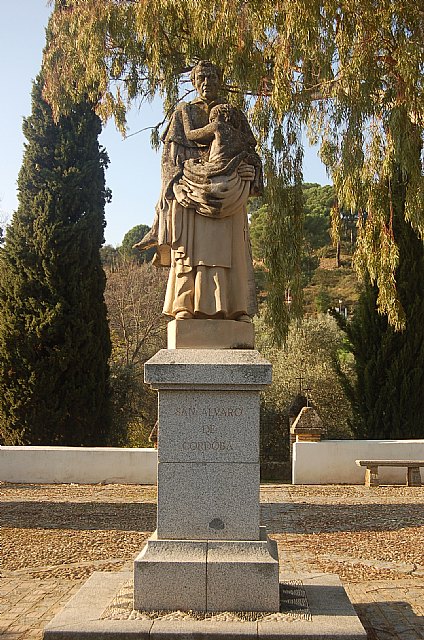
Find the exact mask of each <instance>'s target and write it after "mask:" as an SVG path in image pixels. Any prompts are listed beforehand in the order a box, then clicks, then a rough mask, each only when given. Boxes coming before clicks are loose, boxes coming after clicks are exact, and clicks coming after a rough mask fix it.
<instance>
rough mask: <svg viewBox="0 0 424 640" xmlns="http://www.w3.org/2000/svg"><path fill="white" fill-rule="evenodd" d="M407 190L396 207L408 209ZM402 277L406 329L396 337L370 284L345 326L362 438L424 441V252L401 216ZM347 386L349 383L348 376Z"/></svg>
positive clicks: (398, 231)
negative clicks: (378, 307) (379, 307)
mask: <svg viewBox="0 0 424 640" xmlns="http://www.w3.org/2000/svg"><path fill="white" fill-rule="evenodd" d="M402 190H403V189H402V187H399V183H398V185H397V189H395V190H394V192H395V194H396V195H397V198H395V199H394V206H395V207H397V206H402V203H403V200H404V198H403V194H402V193H399V191H400V192H402ZM393 231H394V237H395V240H396V243H397V245H398V247H399V266H398V268H397V271H396V278H397V283H398V291H399V298H400V301H401V304H402V307H403V309H404V310H405V315H406V320H407V323H406V329H405V330H404V331H402V332H396V331H394V330H393V327H391V326H390V325H389V324H388V321H387V318H386V317H384V316H382V315H381V314H379V313H378V310H377V297H378V291H377V289H376V287H375V286H372V285H371V284H370V283H369V282H368V283H367V285H366V287H364V290H363V292H362V294H361V297H360V300H359V303H358V306H357V309H356V312H355V315H354V318H353V321H352V322H351V323H349V324H347V325H346V326H345V330H346V332H347V335H348V337H349V340H350V343H351V349H352V352H353V354H354V356H355V368H356V374H357V377H356V383H355V384H353V385H352V384H346V385H345V386H346V388H347V390H348V393H349V396H350V399H351V403H352V407H353V411H354V420H353V423H352V426H353V429H354V433H355V435H356V436H357V437H359V438H370V439H376V438H377V439H378V438H423V437H424V424H423V419H422V417H423V415H424V395H423V388H424V332H423V326H424V249H423V244H422V242H421V241H420V240H419V239H418V238H417V237H416V235H415V234H414V232H413V230H412V228H411V225H410V224H409V222H406V221H404V220H403V219H402V217H401V216H396V218H395V219H394V225H393ZM342 380H344V381H345V383H346V380H345V379H344V377H343V376H342Z"/></svg>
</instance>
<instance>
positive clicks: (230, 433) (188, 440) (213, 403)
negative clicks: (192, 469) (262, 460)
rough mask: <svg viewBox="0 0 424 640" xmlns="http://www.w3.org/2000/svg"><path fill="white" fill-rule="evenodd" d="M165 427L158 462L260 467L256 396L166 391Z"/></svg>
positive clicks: (161, 403) (163, 402)
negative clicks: (239, 464)
mask: <svg viewBox="0 0 424 640" xmlns="http://www.w3.org/2000/svg"><path fill="white" fill-rule="evenodd" d="M240 394H241V395H242V398H240ZM161 423H163V424H166V425H167V426H166V439H164V440H163V441H160V428H159V461H160V462H258V461H259V397H258V393H257V392H251V391H245V392H240V391H238V392H234V391H228V392H227V391H208V390H205V391H197V390H192V391H186V390H184V391H179V390H162V391H161V396H160V399H159V425H160V424H161Z"/></svg>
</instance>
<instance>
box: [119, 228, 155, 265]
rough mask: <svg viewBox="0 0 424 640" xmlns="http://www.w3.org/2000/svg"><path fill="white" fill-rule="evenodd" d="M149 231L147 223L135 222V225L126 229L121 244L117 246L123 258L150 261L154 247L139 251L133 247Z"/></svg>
mask: <svg viewBox="0 0 424 640" xmlns="http://www.w3.org/2000/svg"><path fill="white" fill-rule="evenodd" d="M148 231H150V227H149V226H148V225H147V224H137V225H136V226H135V227H133V228H132V229H130V230H129V231H127V233H126V234H125V235H124V238H123V240H122V244H121V246H120V247H119V252H120V253H121V255H122V256H124V257H125V258H127V259H128V258H132V259H133V260H136V261H137V262H139V263H141V262H150V261H151V259H152V258H153V256H154V254H155V249H154V248H151V249H147V250H146V251H139V250H138V249H134V248H133V247H134V245H135V244H136V243H137V242H140V240H141V239H142V238H143V237H144V236H145V235H146V233H147V232H148Z"/></svg>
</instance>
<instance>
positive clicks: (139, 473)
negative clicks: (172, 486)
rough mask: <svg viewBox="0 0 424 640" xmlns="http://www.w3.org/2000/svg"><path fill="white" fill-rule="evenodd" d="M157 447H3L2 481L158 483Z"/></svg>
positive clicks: (0, 452) (0, 463)
mask: <svg viewBox="0 0 424 640" xmlns="http://www.w3.org/2000/svg"><path fill="white" fill-rule="evenodd" d="M156 469H157V451H156V449H119V448H114V447H110V448H102V447H0V481H3V482H16V483H46V484H49V483H52V484H59V483H70V482H75V483H77V484H98V483H115V484H118V483H121V484H156V481H157V480H156V476H157V472H156Z"/></svg>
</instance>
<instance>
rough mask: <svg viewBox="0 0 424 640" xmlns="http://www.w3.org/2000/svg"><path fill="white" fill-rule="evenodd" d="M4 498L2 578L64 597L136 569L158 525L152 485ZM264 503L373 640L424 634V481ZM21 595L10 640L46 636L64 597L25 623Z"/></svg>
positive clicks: (12, 489)
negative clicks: (100, 578) (332, 578)
mask: <svg viewBox="0 0 424 640" xmlns="http://www.w3.org/2000/svg"><path fill="white" fill-rule="evenodd" d="M0 500H1V509H0V522H1V525H2V557H3V560H2V577H3V578H6V579H8V580H9V581H13V580H18V581H19V583H22V585H26V587H27V588H28V591H35V590H36V589H37V588H41V587H43V588H44V589H48V585H49V584H51V585H53V584H55V585H56V587H55V588H57V585H59V586H60V588H61V589H62V591H63V599H64V602H66V599H67V597H68V595H67V594H68V591H66V589H65V587H66V585H69V586H70V587H72V588H73V587H74V586H75V588H77V586H78V585H79V584H80V583H81V582H82V581H83V580H85V579H86V578H87V577H88V576H89V575H90V574H91V573H92V572H93V571H99V570H100V571H103V570H107V571H119V570H120V569H122V568H123V567H128V568H129V567H130V566H131V563H132V560H133V558H134V557H135V555H137V553H139V551H140V550H141V548H142V547H143V543H144V541H145V540H146V538H147V537H148V536H149V534H150V533H151V532H152V531H153V530H154V528H155V519H156V488H155V487H151V486H133V485H95V486H83V485H12V484H0ZM261 502H262V505H261V518H262V523H263V524H266V525H267V527H268V530H269V532H270V534H271V535H272V537H274V538H275V539H276V540H277V542H278V545H279V549H280V558H281V562H282V563H286V566H287V568H288V569H290V570H291V571H293V570H296V571H299V572H302V571H323V572H328V573H337V574H338V575H339V576H340V578H341V580H342V582H343V583H344V585H345V587H346V590H347V591H348V593H349V595H350V597H351V599H352V602H353V603H354V605H355V607H356V610H357V612H358V615H359V616H360V618H361V620H362V622H363V624H364V626H365V627H366V628H367V630H368V632H369V637H370V638H373V639H374V640H375V639H377V640H388V638H402V640H403V639H405V640H418V639H421V638H423V639H424V526H423V525H424V487H423V488H420V487H418V488H416V487H404V486H390V487H379V488H375V489H366V488H365V487H362V486H319V487H316V486H291V485H272V484H267V485H263V486H262V488H261ZM55 581H56V582H55ZM52 588H53V587H52ZM22 589H23V586H22ZM62 591H61V593H62ZM15 592H16V589H15ZM13 594H14V592H13V590H12V591H10V594H9V596H7V597H8V598H9V600H7V601H6V603H5V604H4V605H2V608H0V612H6V621H7V624H9V625H10V626H7V625H6V623H5V625H4V626H3V630H2V628H1V626H0V635H1V634H2V633H3V635H1V640H6V639H8V638H9V637H10V638H11V639H12V638H13V640H21V638H22V639H23V638H40V637H41V628H42V626H43V625H44V624H45V623H46V621H47V620H48V619H50V617H52V616H53V615H54V613H55V611H56V610H57V607H60V606H61V605H62V604H63V603H64V602H59V601H57V602H56V604H55V607H56V609H54V608H52V609H49V611H48V612H46V611H44V613H42V614H40V616H39V618H37V615H38V614H37V615H36V614H35V613H34V614H33V613H31V615H29V614H28V616H27V620H28V621H29V622H28V624H27V626H25V625H24V626H22V624H21V626H16V624H17V623H14V622H13V619H12V614H11V613H10V614H9V617H7V611H8V609H9V610H11V607H12V609H13V610H15V609H16V611H18V610H19V608H18V607H15V605H14V601H13V597H15V599H16V596H14V595H13ZM401 605H402V606H401ZM14 607H15V609H14ZM40 607H41V604H40ZM41 609H42V607H41ZM41 609H40V611H41ZM21 610H22V607H21ZM393 612H396V616H395V615H394V613H393ZM31 616H32V617H31ZM36 618H37V619H36ZM399 620H400V622H399ZM396 621H398V622H396ZM21 622H22V621H21ZM401 623H402V624H401ZM13 625H15V626H13ZM399 625H400V626H399ZM402 625H403V626H402ZM16 629H20V631H17V630H16ZM8 634H9V635H8ZM37 634H38V635H37Z"/></svg>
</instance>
